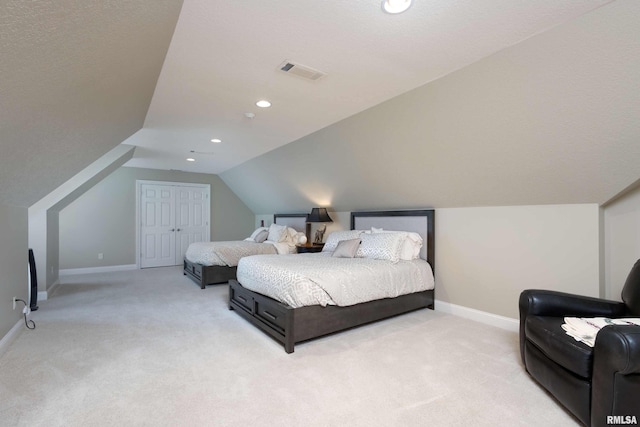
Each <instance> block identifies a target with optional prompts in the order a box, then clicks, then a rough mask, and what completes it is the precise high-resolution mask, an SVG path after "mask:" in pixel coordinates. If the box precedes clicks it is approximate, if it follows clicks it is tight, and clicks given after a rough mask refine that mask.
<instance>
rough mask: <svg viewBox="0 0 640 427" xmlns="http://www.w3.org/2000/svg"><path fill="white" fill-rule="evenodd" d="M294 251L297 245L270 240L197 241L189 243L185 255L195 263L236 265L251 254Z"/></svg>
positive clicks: (288, 252)
mask: <svg viewBox="0 0 640 427" xmlns="http://www.w3.org/2000/svg"><path fill="white" fill-rule="evenodd" d="M293 251H295V246H291V245H288V244H286V243H274V242H269V241H265V242H264V243H256V242H248V241H244V240H241V241H230V242H197V243H192V244H190V245H189V247H188V248H187V252H186V254H185V256H184V257H185V258H186V259H187V260H189V261H191V262H193V263H195V264H202V265H206V266H211V265H226V266H229V267H235V266H236V265H238V261H240V259H241V258H243V257H246V256H249V255H261V254H290V253H292V252H293Z"/></svg>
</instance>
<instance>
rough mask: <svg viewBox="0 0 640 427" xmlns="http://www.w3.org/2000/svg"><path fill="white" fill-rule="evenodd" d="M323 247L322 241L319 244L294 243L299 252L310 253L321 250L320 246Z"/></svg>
mask: <svg viewBox="0 0 640 427" xmlns="http://www.w3.org/2000/svg"><path fill="white" fill-rule="evenodd" d="M323 247H324V243H323V244H321V245H318V244H315V243H307V244H304V245H296V250H297V251H298V253H299V254H304V253H311V252H322V248H323Z"/></svg>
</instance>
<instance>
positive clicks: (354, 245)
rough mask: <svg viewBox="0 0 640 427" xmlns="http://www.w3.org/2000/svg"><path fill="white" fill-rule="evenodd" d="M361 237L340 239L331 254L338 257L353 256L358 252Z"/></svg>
mask: <svg viewBox="0 0 640 427" xmlns="http://www.w3.org/2000/svg"><path fill="white" fill-rule="evenodd" d="M359 246H360V239H350V240H340V241H339V242H338V244H337V245H336V248H335V250H334V251H333V253H332V254H331V256H334V257H337V258H353V257H355V256H356V253H357V252H358V247H359Z"/></svg>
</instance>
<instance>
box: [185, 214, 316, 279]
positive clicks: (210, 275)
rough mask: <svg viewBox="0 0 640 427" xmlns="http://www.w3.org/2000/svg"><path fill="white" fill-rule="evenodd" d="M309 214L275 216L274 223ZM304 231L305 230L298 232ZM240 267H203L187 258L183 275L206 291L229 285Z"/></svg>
mask: <svg viewBox="0 0 640 427" xmlns="http://www.w3.org/2000/svg"><path fill="white" fill-rule="evenodd" d="M306 216H307V214H275V215H274V216H273V222H274V223H275V224H277V223H278V219H280V218H302V217H306ZM298 231H304V230H298ZM237 270H238V267H236V266H234V267H229V266H226V265H209V266H207V265H202V264H196V263H193V262H191V261H189V260H187V259H186V258H185V259H184V268H183V275H185V276H187V277H189V278H190V279H191V280H193V281H194V282H196V283H197V284H198V285H200V289H204V288H205V286H207V285H215V284H218V283H227V282H228V281H229V280H232V279H235V278H236V271H237Z"/></svg>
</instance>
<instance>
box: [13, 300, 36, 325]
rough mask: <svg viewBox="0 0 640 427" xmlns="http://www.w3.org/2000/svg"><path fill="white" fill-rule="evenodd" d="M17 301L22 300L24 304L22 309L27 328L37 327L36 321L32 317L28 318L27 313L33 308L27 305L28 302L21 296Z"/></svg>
mask: <svg viewBox="0 0 640 427" xmlns="http://www.w3.org/2000/svg"><path fill="white" fill-rule="evenodd" d="M16 301H20V302H21V303H23V304H24V308H23V309H22V315H23V316H24V325H25V326H26V327H27V329H35V328H36V322H34V321H33V320H31V319H27V315H28V314H29V313H31V309H30V308H29V306H28V305H27V302H26V301H25V300H22V299H19V298H16Z"/></svg>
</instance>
